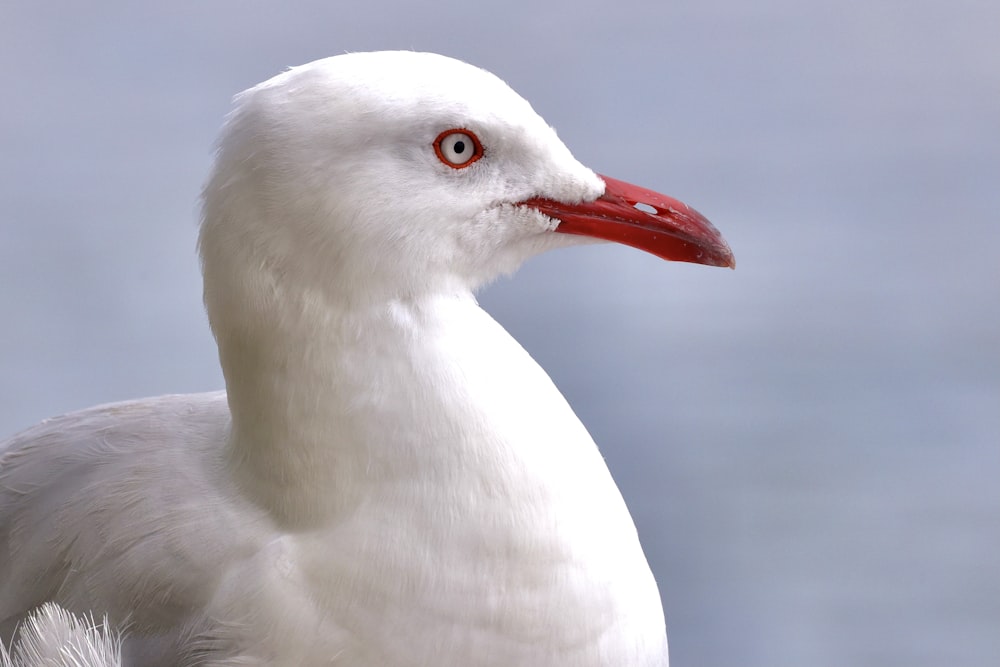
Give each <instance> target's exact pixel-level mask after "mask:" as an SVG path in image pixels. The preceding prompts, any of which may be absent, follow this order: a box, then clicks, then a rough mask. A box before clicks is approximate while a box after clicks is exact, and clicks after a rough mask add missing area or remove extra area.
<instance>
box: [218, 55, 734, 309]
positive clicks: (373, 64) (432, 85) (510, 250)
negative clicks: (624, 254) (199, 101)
mask: <svg viewBox="0 0 1000 667" xmlns="http://www.w3.org/2000/svg"><path fill="white" fill-rule="evenodd" d="M560 232H561V233H560ZM587 238H597V239H603V240H611V241H617V242H622V243H626V244H628V245H633V246H635V247H638V248H641V249H644V250H647V251H649V252H652V253H654V254H656V255H658V256H660V257H663V258H665V259H671V260H680V261H689V262H698V263H702V264H711V265H717V266H731V265H732V264H733V258H732V254H731V252H730V251H729V248H728V246H727V245H726V243H725V241H723V240H722V237H721V236H720V235H719V233H718V232H717V231H716V230H715V228H714V227H712V225H711V224H710V223H709V222H708V221H707V220H705V219H704V218H703V217H702V216H701V215H699V214H698V213H697V212H696V211H694V210H693V209H690V208H688V207H687V206H685V205H684V204H681V203H680V202H677V201H676V200H673V199H670V198H668V197H666V196H664V195H660V194H657V193H655V192H652V191H649V190H644V189H642V188H637V187H635V186H632V185H629V184H627V183H623V182H621V181H617V180H614V179H610V178H606V177H602V176H599V175H597V174H595V173H594V172H593V171H591V170H590V169H588V168H586V167H584V166H583V165H582V164H580V163H579V162H578V161H577V160H576V159H575V158H574V157H573V155H572V154H571V153H570V151H569V149H567V148H566V146H565V145H564V144H563V143H562V141H560V139H559V138H558V137H557V136H556V133H555V131H554V130H553V129H552V128H551V127H549V126H548V124H546V123H545V121H544V120H542V118H541V117H540V116H539V115H538V114H537V113H535V111H534V110H533V109H532V108H531V105H529V104H528V102H527V101H525V100H524V99H523V98H522V97H520V96H519V95H518V94H517V93H515V92H514V91H513V90H511V88H510V87H508V86H507V85H506V84H505V83H504V82H503V81H501V80H500V79H499V78H497V77H496V76H494V75H492V74H490V73H489V72H486V71H484V70H482V69H479V68H476V67H473V66H471V65H467V64H465V63H462V62H459V61H457V60H453V59H450V58H446V57H444V56H439V55H434V54H426V53H411V52H380V53H355V54H347V55H341V56H336V57H333V58H327V59H325V60H320V61H317V62H314V63H311V64H309V65H304V66H302V67H297V68H293V69H291V70H289V71H287V72H285V73H283V74H281V75H279V76H276V77H274V78H273V79H271V80H269V81H266V82H264V83H262V84H260V85H258V86H256V87H254V88H251V89H250V90H248V91H246V92H244V93H242V94H240V95H239V96H237V98H236V104H235V109H234V111H233V112H232V113H231V114H230V117H229V119H228V121H227V124H226V129H225V130H224V132H223V136H222V138H221V140H220V144H219V151H218V159H217V162H216V166H215V170H214V172H213V175H212V177H211V179H210V181H209V183H208V185H207V186H206V190H205V196H204V218H203V226H202V234H201V252H202V257H203V263H204V268H205V274H206V295H207V297H208V298H209V300H210V301H211V292H212V289H213V287H212V285H213V283H220V282H221V283H229V282H231V281H232V280H241V281H246V280H256V281H258V282H260V283H261V285H260V287H262V288H266V287H268V286H274V285H275V284H278V283H281V282H282V281H284V280H289V279H291V278H296V279H297V280H296V281H297V282H299V283H301V282H302V281H305V283H306V284H307V288H309V289H317V290H321V291H323V292H324V293H327V294H328V295H336V294H342V295H352V296H351V298H362V296H361V295H364V294H372V295H379V294H383V293H389V294H398V295H405V294H410V293H419V292H420V291H423V290H438V289H451V288H455V287H457V288H459V289H469V288H474V287H476V286H477V285H479V284H481V283H483V282H486V281H488V280H491V279H492V278H494V277H496V276H498V275H500V274H502V273H504V272H509V271H511V270H513V269H515V268H516V267H517V266H518V265H520V263H521V262H522V261H524V260H525V259H526V258H528V257H530V256H531V255H534V254H537V253H538V252H541V251H544V250H546V249H549V248H553V247H558V246H564V245H569V244H572V243H579V242H581V241H583V240H585V239H587ZM248 267H249V269H248ZM247 270H252V271H253V272H254V274H253V275H251V276H247V275H237V274H239V273H241V272H244V273H245V272H246V271H247ZM227 276H228V277H227ZM226 289H229V287H226V288H223V289H222V290H220V291H225V290H226ZM334 298H336V297H334Z"/></svg>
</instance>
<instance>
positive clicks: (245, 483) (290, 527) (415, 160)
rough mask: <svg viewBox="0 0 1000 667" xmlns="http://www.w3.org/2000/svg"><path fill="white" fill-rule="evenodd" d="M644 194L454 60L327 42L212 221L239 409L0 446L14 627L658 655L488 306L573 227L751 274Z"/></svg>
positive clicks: (71, 427) (118, 417)
mask: <svg viewBox="0 0 1000 667" xmlns="http://www.w3.org/2000/svg"><path fill="white" fill-rule="evenodd" d="M454 132H459V133H461V134H460V135H455V134H454ZM442 137H443V138H442ZM463 137H464V139H463ZM444 141H447V142H448V143H447V145H444V146H443V144H442V142H444ZM473 144H475V145H473ZM442 146H443V147H442ZM470 151H473V152H475V155H473V154H472V153H470ZM469 158H472V159H471V161H469V162H467V163H465V164H459V163H460V162H461V160H465V159H469ZM629 188H631V189H629ZM612 190H614V191H615V192H614V193H613V192H612ZM635 193H640V194H643V195H649V197H647V199H648V201H646V200H643V202H644V203H649V204H651V205H652V206H654V207H655V208H656V209H657V212H656V213H654V214H647V213H642V212H640V211H637V210H636V209H634V208H632V207H631V205H632V204H633V203H635V200H633V199H629V197H630V196H633V195H634V196H635V197H638V196H639V195H638V194H635ZM619 194H620V195H621V196H619ZM654 194H655V193H649V192H648V191H641V190H640V189H638V188H634V186H628V185H627V184H622V183H620V182H617V181H614V180H613V179H606V178H602V177H599V176H597V175H595V174H594V173H593V172H592V171H590V170H589V169H587V168H585V167H583V166H582V165H581V164H579V163H578V162H577V161H576V160H575V159H574V158H573V157H572V155H571V154H570V152H569V151H568V150H567V149H566V147H565V146H564V145H563V144H562V142H561V141H559V139H558V138H557V137H556V135H555V133H554V132H553V131H552V130H551V128H549V127H548V125H546V124H545V122H544V121H542V119H541V118H540V117H539V116H538V115H537V114H535V113H534V111H533V110H532V109H531V107H530V106H529V105H528V103H527V102H525V101H524V100H523V99H522V98H521V97H519V96H518V95H517V94H516V93H514V92H513V91H512V90H511V89H510V88H508V87H507V86H506V85H505V84H504V83H503V82H501V81H500V80H499V79H497V78H496V77H494V76H493V75H491V74H489V73H487V72H484V71H482V70H479V69H476V68H474V67H471V66H469V65H466V64H463V63H460V62H458V61H454V60H451V59H448V58H444V57H442V56H436V55H432V54H420V53H401V52H386V53H372V54H351V55H344V56H338V57H335V58H330V59H326V60H321V61H317V62H315V63H312V64H310V65H306V66H303V67H299V68H295V69H292V70H290V71H288V72H286V73H284V74H281V75H279V76H277V77H275V78H274V79H271V80H270V81H267V82H265V83H262V84H260V85H259V86H257V87H255V88H253V89H251V90H248V91H246V92H244V93H242V94H241V95H239V96H238V97H237V98H236V106H235V110H234V111H233V113H232V114H231V115H230V117H229V119H228V121H227V124H226V129H225V131H224V133H223V136H222V139H221V142H220V147H219V153H218V159H217V162H216V166H215V169H214V172H213V174H212V176H211V178H210V180H209V182H208V184H207V186H206V189H205V194H204V215H203V224H202V230H201V238H200V250H201V255H202V260H203V269H204V277H205V303H206V307H207V310H208V314H209V319H210V322H211V325H212V330H213V333H214V334H215V337H216V340H217V342H218V345H219V356H220V360H221V363H222V368H223V371H224V374H225V378H226V387H227V391H228V395H227V394H225V393H215V394H202V395H189V396H163V397H159V398H152V399H145V400H140V401H133V402H128V403H120V404H115V405H108V406H101V407H97V408H92V409H90V410H86V411H82V412H78V413H74V414H71V415H67V416H63V417H58V418H55V419H51V420H48V421H46V422H44V423H42V424H40V425H38V426H35V427H34V428H31V429H29V430H27V431H25V432H23V433H21V434H19V435H17V436H15V437H14V438H13V439H11V440H9V441H7V442H6V443H4V444H0V559H3V560H2V561H0V638H2V639H3V640H4V641H10V640H11V638H12V635H13V633H14V629H15V627H16V626H17V624H18V623H20V622H22V621H23V619H25V617H26V615H27V614H28V613H29V612H30V611H31V610H32V609H35V608H36V607H38V606H39V605H41V604H42V603H44V602H46V601H53V602H57V603H59V604H60V605H62V606H64V607H65V608H66V609H68V610H70V611H72V612H75V613H84V612H86V613H95V614H99V615H105V614H106V615H107V617H108V618H109V619H110V622H111V624H112V626H113V627H117V626H120V625H122V624H126V623H127V625H128V635H127V639H126V641H125V646H124V653H125V661H126V664H136V665H194V664H204V665H219V666H221V665H237V664H238V665H327V664H333V665H345V666H349V667H375V666H378V667H404V666H406V667H409V666H414V667H416V666H429V665H441V664H446V665H463V666H465V667H487V666H496V667H501V666H503V667H511V666H513V665H525V666H528V665H537V666H539V667H542V666H544V667H596V666H598V665H600V666H615V667H621V666H623V665H629V666H631V667H643V666H649V667H653V666H656V667H660V666H665V665H666V664H667V646H666V635H665V632H664V625H663V614H662V610H661V606H660V600H659V595H658V593H657V588H656V584H655V583H654V581H653V578H652V575H651V573H650V571H649V567H648V565H647V564H646V560H645V557H644V556H643V553H642V550H641V548H640V546H639V542H638V539H637V536H636V532H635V528H634V526H633V523H632V520H631V518H630V516H629V514H628V511H627V509H626V507H625V505H624V503H623V501H622V498H621V495H620V494H619V492H618V489H617V488H616V486H615V484H614V482H613V480H612V479H611V477H610V474H609V473H608V470H607V468H606V466H605V464H604V462H603V460H602V458H601V456H600V454H599V452H598V450H597V448H596V446H595V445H594V443H593V441H592V440H591V438H590V436H589V435H588V434H587V432H586V430H585V429H584V428H583V426H582V425H581V424H580V422H579V421H578V419H577V418H576V416H575V415H574V414H573V412H572V410H571V409H570V407H569V406H568V405H567V404H566V402H565V400H564V399H563V397H562V396H561V394H560V393H559V392H558V390H557V389H556V388H555V387H554V386H553V384H552V382H551V381H550V380H549V378H548V377H547V376H546V375H545V373H544V371H542V369H541V368H539V367H538V366H537V364H535V363H534V361H533V360H532V359H531V358H530V357H529V356H528V354H527V353H526V352H525V351H524V350H523V349H522V348H521V347H520V345H518V344H517V342H516V341H514V340H513V339H512V338H511V337H510V336H509V335H508V334H507V333H506V332H505V331H504V330H503V328H501V327H500V326H499V325H498V324H497V323H496V322H494V321H493V320H492V319H491V318H490V317H489V315H487V314H486V313H485V312H484V311H482V310H481V309H480V308H479V307H478V305H477V304H476V301H475V299H474V297H473V290H474V289H475V288H476V287H477V286H479V285H481V284H482V283H484V282H486V281H489V280H491V279H493V278H495V277H496V276H498V275H500V274H502V273H504V272H508V271H511V270H513V269H515V268H516V267H517V266H518V265H519V264H520V263H521V262H522V261H523V260H524V259H526V258H527V257H530V256H531V255H533V254H536V253H538V252H541V251H543V250H546V249H548V248H552V247H556V246H560V245H567V244H570V243H578V242H581V241H582V240H584V239H585V236H596V237H600V238H606V239H614V240H620V241H623V242H626V243H630V244H633V245H637V246H639V247H644V248H646V249H649V250H651V251H653V252H656V253H657V254H659V255H660V256H663V257H667V258H671V259H682V260H686V261H698V262H702V263H707V264H718V265H731V264H732V256H731V254H730V253H729V250H728V248H727V247H726V246H725V243H724V241H722V240H721V237H719V236H718V234H717V232H715V230H714V229H713V228H711V225H709V224H708V223H707V221H705V220H704V219H703V218H701V217H700V216H698V215H697V213H695V212H694V211H691V210H690V209H687V208H686V207H684V206H683V205H682V204H679V203H678V202H675V201H673V200H668V199H667V198H663V197H662V196H660V195H655V196H654ZM612 195H614V197H618V199H614V198H613V196H612ZM623 197H624V199H623ZM656 197H660V199H657V198H656ZM619 200H621V201H619ZM608 207H611V208H610V209H608ZM615 207H617V208H615ZM605 209H608V210H611V213H608V210H605ZM616 216H617V217H616ZM630 225H631V226H630ZM554 232H569V233H554ZM636 234H638V236H636Z"/></svg>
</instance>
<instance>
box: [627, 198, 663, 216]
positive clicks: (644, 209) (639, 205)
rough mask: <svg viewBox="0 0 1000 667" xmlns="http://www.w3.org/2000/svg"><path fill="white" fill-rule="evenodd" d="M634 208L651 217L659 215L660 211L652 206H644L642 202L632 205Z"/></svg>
mask: <svg viewBox="0 0 1000 667" xmlns="http://www.w3.org/2000/svg"><path fill="white" fill-rule="evenodd" d="M632 207H633V208H636V209H638V210H640V211H642V212H643V213H649V214H650V215H656V214H657V213H659V211H657V210H656V207H655V206H651V205H650V204H644V203H642V202H641V201H639V202H636V203H634V204H632Z"/></svg>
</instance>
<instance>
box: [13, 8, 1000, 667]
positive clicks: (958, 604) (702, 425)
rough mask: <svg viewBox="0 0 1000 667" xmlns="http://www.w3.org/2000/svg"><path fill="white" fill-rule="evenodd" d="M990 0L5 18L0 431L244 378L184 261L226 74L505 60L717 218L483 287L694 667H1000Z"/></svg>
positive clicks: (581, 139) (566, 254)
mask: <svg viewBox="0 0 1000 667" xmlns="http://www.w3.org/2000/svg"><path fill="white" fill-rule="evenodd" d="M998 35H1000V3H997V2H995V1H994V0H981V1H976V0H949V1H948V2H943V1H942V2H919V1H904V0H863V1H860V0H859V1H854V2H851V1H843V2H838V3H830V2H825V3H820V2H812V3H809V2H795V1H792V0H762V1H760V2H753V3H748V2H739V1H738V0H698V1H697V2H696V1H694V0H684V1H669V2H635V1H629V0H625V1H621V0H619V1H618V2H615V3H610V2H606V1H605V2H591V1H584V2H573V3H570V2H553V3H548V4H546V3H543V2H538V1H535V2H524V1H521V0H513V1H510V2H503V3H491V4H490V5H486V4H476V3H468V2H458V1H454V2H451V1H449V2H439V3H410V2H403V1H402V0H399V1H397V2H380V1H372V2H367V3H350V4H348V3H344V2H288V3H281V4H279V3H272V4H265V3H259V2H236V1H235V0H207V1H202V2H183V1H182V2H171V3H156V4H154V3H125V2H111V1H109V2H102V3H73V2H65V1H64V2H44V3H42V2H26V1H25V2H18V1H14V2H4V3H3V6H2V7H0V62H2V63H3V67H2V70H0V84H2V88H0V313H2V314H0V434H7V433H11V432H13V431H16V430H18V429H20V428H23V427H26V426H28V425H30V424H32V423H34V422H36V421H38V420H40V419H42V418H44V417H46V416H49V415H53V414H56V413H61V412H65V411H69V410H73V409H77V408H82V407H86V406H88V405H92V404H95V403H100V402H106V401H114V400H118V399H125V398H130V397H137V396H142V395H151V394H161V393H168V392H192V391H201V390H208V389H215V388H219V387H221V385H222V380H221V374H220V372H219V370H218V368H217V363H216V354H215V347H214V344H213V341H212V338H211V336H210V334H209V331H208V328H207V325H206V321H205V317H204V315H203V313H202V307H201V302H200V277H199V273H198V265H197V261H196V258H195V253H194V243H195V235H196V231H197V228H196V225H197V195H198V191H199V188H200V185H201V183H202V181H203V180H204V178H205V175H206V173H207V170H208V168H209V164H210V160H211V145H212V142H213V140H214V136H215V134H216V131H217V129H218V127H219V125H220V122H221V120H222V117H223V115H224V114H225V113H226V111H227V109H228V107H229V98H230V96H231V95H232V94H234V93H236V92H238V91H240V90H242V89H244V88H246V87H248V86H250V85H252V84H254V83H256V82H258V81H260V80H263V79H265V78H268V77H270V76H272V75H273V74H276V73H277V72H279V71H281V70H282V69H283V68H284V67H286V66H289V65H297V64H301V63H303V62H307V61H310V60H313V59H316V58H319V57H323V56H327V55H333V54H336V53H340V52H343V51H354V50H374V49H383V48H406V49H418V50H432V51H438V52H442V53H445V54H448V55H452V56H455V57H458V58H461V59H463V60H467V61H470V62H472V63H475V64H478V65H480V66H483V67H486V68H487V69H490V70H492V71H494V72H496V73H497V74H499V75H500V76H501V77H503V78H505V79H507V80H508V81H509V82H510V83H511V84H512V85H513V87H514V88H515V89H516V90H518V91H519V92H521V93H522V94H523V95H524V96H525V97H527V98H528V99H529V100H531V101H532V103H533V104H534V105H535V108H536V109H537V110H538V111H539V112H540V113H542V115H543V116H545V118H546V119H547V120H548V121H549V122H550V123H551V124H553V125H554V126H556V128H557V129H558V130H559V132H560V135H561V136H562V137H563V139H564V140H565V141H566V143H567V144H568V145H569V146H570V147H571V148H572V149H573V150H574V152H575V153H576V155H577V157H578V158H580V159H581V160H582V161H583V162H584V163H586V164H588V165H590V166H592V167H594V168H595V169H596V170H598V171H600V172H603V173H606V174H610V175H614V176H617V177H619V178H623V179H626V180H630V181H633V182H636V183H640V184H643V185H646V186H648V187H651V188H654V189H658V190H661V191H664V192H667V193H668V194H672V195H674V196H677V197H679V198H681V199H682V200H684V201H687V202H688V203H690V204H692V205H694V206H695V207H697V208H699V209H700V210H701V211H702V212H703V213H705V214H706V215H707V216H708V217H709V218H710V219H712V220H713V221H714V222H715V223H716V225H717V226H718V227H719V228H720V229H721V230H722V231H723V232H724V234H725V235H726V237H727V238H728V240H729V242H730V244H731V245H732V247H733V249H734V251H735V253H736V256H737V258H738V262H739V265H738V269H737V270H736V271H735V272H732V271H726V270H721V269H710V268H706V267H700V266H694V265H682V264H667V263H664V262H661V261H658V260H656V259H655V258H653V257H650V256H647V255H644V254H642V253H640V252H639V251H636V250H631V249H628V248H624V247H613V246H593V247H586V248H578V249H571V250H565V251H561V252H556V253H552V254H549V255H547V256H544V257H540V258H537V259H535V260H533V261H532V262H530V263H529V264H528V265H527V266H525V267H524V269H523V270H522V271H521V272H520V273H519V274H517V275H516V276H515V277H514V278H512V279H510V280H507V281H504V282H501V283H499V284H497V285H495V286H493V287H491V288H489V289H488V290H486V291H485V292H484V293H483V294H482V302H483V303H484V305H485V306H486V308H487V309H488V310H490V311H491V312H492V313H493V314H494V316H495V317H497V318H498V319H499V320H500V321H501V322H502V323H503V324H504V325H505V326H506V327H507V328H508V329H509V330H510V331H511V332H512V333H513V334H514V335H515V336H516V337H517V338H518V339H519V340H520V341H521V342H522V343H523V344H524V345H525V347H526V348H527V349H528V350H529V351H530V352H531V353H532V354H533V355H534V356H535V358H536V359H538V360H539V362H540V363H541V364H542V365H543V366H544V367H545V368H546V369H547V370H548V371H549V372H550V373H551V375H552V376H553V377H554V379H555V380H556V382H557V384H558V385H560V387H561V388H562V389H563V391H564V392H565V393H566V395H567V397H568V398H569V399H570V402H571V403H572V404H573V405H574V406H575V407H576V409H577V411H578V413H579V415H580V416H581V418H582V419H583V421H584V422H585V423H586V424H587V425H588V427H589V428H590V430H591V432H592V433H593V434H594V436H595V438H596V440H597V441H598V443H600V444H601V445H602V449H603V451H604V453H605V455H606V457H607V459H608V462H609V464H610V466H611V468H612V471H613V473H614V474H615V476H616V478H617V479H618V481H619V483H620V484H621V487H622V490H623V492H624V494H625V496H626V499H627V501H628V502H629V505H630V506H631V508H632V511H633V513H634V515H635V518H636V521H637V523H638V525H639V531H640V534H641V536H642V539H643V542H644V544H645V547H646V551H647V554H648V556H649V559H650V562H651V564H652V567H653V570H654V571H655V573H656V575H657V578H658V580H659V582H660V586H661V590H662V593H663V599H664V605H665V608H666V612H667V623H668V628H669V634H670V643H671V653H672V663H673V664H674V665H677V666H680V667H685V666H690V667H700V666H715V665H717V666H722V667H726V666H730V665H744V666H757V665H759V666H761V667H764V666H767V667H775V666H784V665H795V666H803V665H815V666H825V665H872V666H878V667H889V666H893V665H906V666H908V667H915V666H921V665H972V666H978V665H983V666H987V665H997V664H1000V556H998V554H1000V268H998V267H1000V262H998V247H1000V224H998V223H1000V38H998Z"/></svg>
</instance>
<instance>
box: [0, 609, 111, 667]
mask: <svg viewBox="0 0 1000 667" xmlns="http://www.w3.org/2000/svg"><path fill="white" fill-rule="evenodd" d="M121 664H122V658H121V638H120V637H119V636H118V634H117V633H116V632H115V631H113V630H112V629H110V628H109V627H108V620H107V618H105V619H104V620H103V622H101V623H95V622H94V618H93V617H92V616H82V617H77V616H74V615H73V614H71V613H69V612H68V611H66V610H65V609H63V608H62V607H60V606H59V605H55V604H52V603H46V604H44V605H42V606H41V607H39V608H38V609H37V610H35V611H34V612H32V614H31V615H30V616H29V617H28V620H27V622H26V623H25V624H24V627H23V628H21V630H20V633H19V638H18V641H17V644H16V645H15V646H13V647H12V649H11V651H10V652H9V653H8V651H7V650H6V648H5V647H4V645H3V644H2V643H0V667H121Z"/></svg>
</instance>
